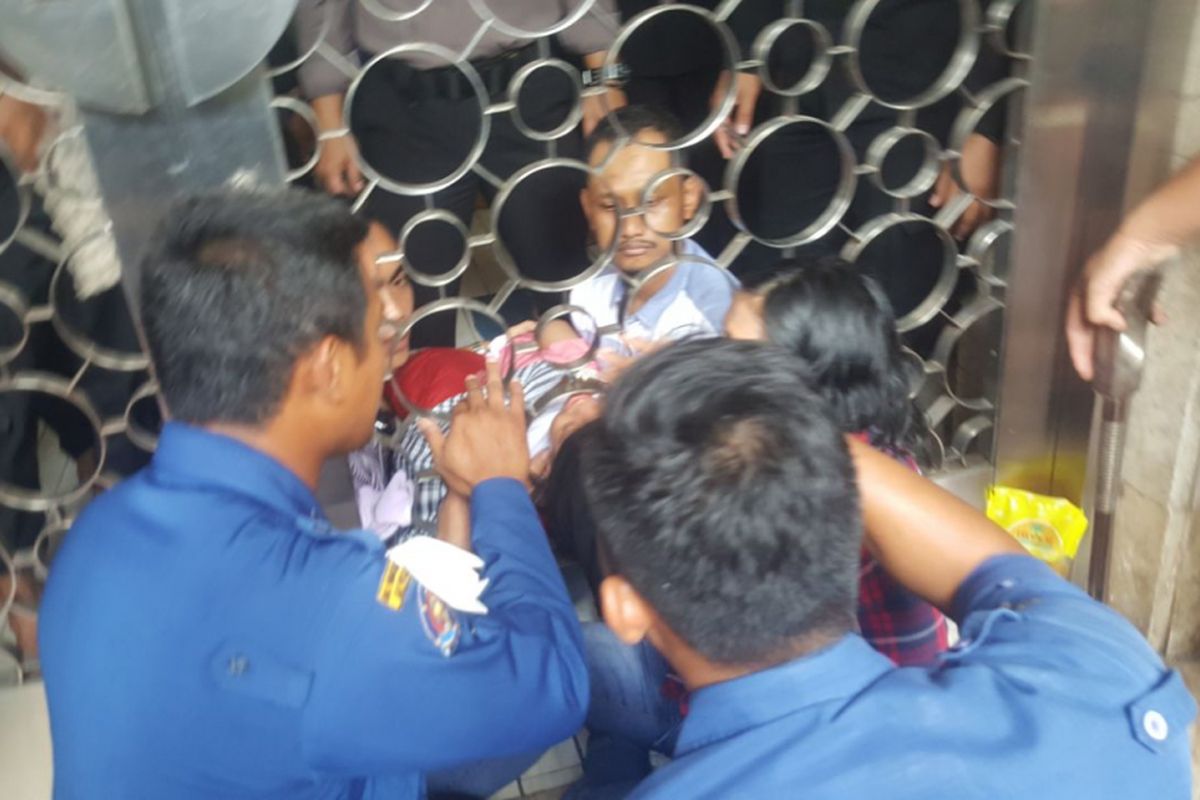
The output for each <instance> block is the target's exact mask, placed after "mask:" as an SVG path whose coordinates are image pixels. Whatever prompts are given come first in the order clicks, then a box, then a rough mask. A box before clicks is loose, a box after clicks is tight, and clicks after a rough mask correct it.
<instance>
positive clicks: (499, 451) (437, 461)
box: [418, 360, 529, 497]
mask: <svg viewBox="0 0 1200 800" xmlns="http://www.w3.org/2000/svg"><path fill="white" fill-rule="evenodd" d="M509 394H510V396H511V399H510V402H509V403H507V404H506V403H505V401H504V386H503V384H502V383H501V381H500V365H499V364H498V363H496V362H495V361H492V360H489V361H488V363H487V387H486V393H485V391H484V389H483V388H481V387H480V385H479V379H478V378H476V377H475V376H473V375H472V376H471V377H469V378H467V397H466V399H465V400H463V401H462V402H461V403H459V404H458V405H457V406H456V407H455V409H454V418H453V420H452V421H451V423H450V433H449V434H448V435H446V436H443V435H442V432H441V429H440V428H438V426H437V425H436V424H435V423H433V422H432V421H430V420H421V421H420V423H418V424H419V426H420V428H421V432H422V433H423V434H425V438H426V439H427V440H428V441H429V449H430V450H431V451H432V452H433V463H434V466H435V467H436V468H437V471H438V473H439V474H440V475H441V476H442V479H443V480H444V481H446V486H447V487H449V489H450V491H451V492H457V493H458V494H461V495H462V496H464V497H470V495H471V491H472V490H473V489H474V488H475V487H476V486H478V485H479V484H481V483H483V482H484V481H487V480H491V479H492V478H512V479H514V480H518V481H521V482H522V483H527V482H528V480H529V446H528V445H527V444H526V440H525V395H524V392H523V391H522V389H521V384H520V383H518V382H517V381H513V382H512V383H511V384H509Z"/></svg>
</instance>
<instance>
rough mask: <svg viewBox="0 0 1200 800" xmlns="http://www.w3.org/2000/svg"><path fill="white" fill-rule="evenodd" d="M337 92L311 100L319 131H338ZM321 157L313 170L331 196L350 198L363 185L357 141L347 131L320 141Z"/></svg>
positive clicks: (339, 103)
mask: <svg viewBox="0 0 1200 800" xmlns="http://www.w3.org/2000/svg"><path fill="white" fill-rule="evenodd" d="M344 100H345V98H344V97H343V96H342V95H340V94H329V95H325V96H324V97H318V98H317V99H316V100H313V101H312V107H313V113H315V114H316V117H317V127H318V129H319V130H320V131H321V133H322V134H324V133H326V132H328V131H336V130H340V129H341V127H342V124H343V118H342V104H343V102H344ZM320 147H321V158H320V159H319V160H318V161H317V166H316V168H315V169H314V170H313V172H314V174H315V175H316V178H317V183H319V184H320V185H321V188H322V189H324V190H325V191H327V192H329V193H330V194H332V195H345V196H348V197H353V196H355V195H357V194H358V193H359V192H361V191H362V190H363V186H364V185H365V183H364V181H363V176H362V171H361V170H360V169H359V168H358V144H357V143H356V142H355V141H354V136H353V135H351V134H350V133H349V132H347V133H344V134H342V135H341V136H337V137H334V138H331V139H325V140H323V141H321V142H320Z"/></svg>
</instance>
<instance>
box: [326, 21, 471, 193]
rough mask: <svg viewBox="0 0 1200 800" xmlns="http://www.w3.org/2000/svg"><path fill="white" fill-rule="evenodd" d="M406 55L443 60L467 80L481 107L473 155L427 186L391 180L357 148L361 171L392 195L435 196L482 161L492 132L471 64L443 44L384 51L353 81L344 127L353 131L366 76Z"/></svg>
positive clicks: (349, 91)
mask: <svg viewBox="0 0 1200 800" xmlns="http://www.w3.org/2000/svg"><path fill="white" fill-rule="evenodd" d="M405 53H428V54H430V55H433V56H436V57H437V58H440V59H442V60H443V61H445V62H447V64H448V65H449V66H452V67H454V68H455V69H457V70H458V71H459V72H461V73H462V75H463V77H464V78H466V79H467V83H469V84H470V85H471V91H472V92H473V93H474V95H475V101H476V104H477V105H478V106H479V136H478V137H477V138H476V139H475V144H474V145H473V146H472V147H471V150H470V152H468V153H467V157H466V158H465V159H463V162H462V163H461V164H459V165H458V166H457V167H456V168H455V169H454V171H453V172H451V173H450V174H449V175H446V176H445V177H443V178H439V179H438V180H434V181H428V182H426V183H402V182H400V181H395V180H392V179H391V178H388V177H387V176H385V175H383V174H382V173H380V172H379V171H378V170H376V169H375V168H374V167H373V166H371V164H370V163H368V162H367V160H366V158H364V157H363V154H362V149H361V148H359V149H358V153H357V155H356V159H357V161H358V167H359V169H360V170H362V173H363V174H364V175H366V176H367V178H368V179H370V181H372V182H374V183H376V184H378V185H379V186H380V187H382V188H384V189H386V190H387V191H389V192H392V193H393V194H399V195H407V196H413V195H426V194H433V193H434V192H440V191H441V190H442V189H445V188H447V187H448V186H451V185H453V183H454V182H455V181H457V180H458V179H459V178H461V177H462V176H463V175H466V174H467V172H469V171H470V170H471V168H472V167H473V166H475V164H476V162H478V161H479V157H480V156H481V155H483V150H484V147H486V146H487V140H488V134H489V132H490V131H491V125H492V121H491V117H489V116H488V114H487V107H488V92H487V89H486V88H485V87H484V85H483V81H482V80H481V79H480V77H479V73H478V72H477V71H476V70H475V67H474V66H472V65H471V62H469V61H459V60H457V58H458V57H457V55H455V54H454V53H452V52H451V51H450V50H448V49H447V48H445V47H442V46H441V45H436V44H426V43H422V42H415V43H412V44H402V45H398V46H396V47H393V48H391V49H390V50H385V51H384V52H382V53H380V54H379V55H377V56H375V57H374V58H372V59H371V60H370V61H368V62H367V64H366V66H364V67H363V68H362V69H361V70H359V73H358V74H357V75H355V76H354V80H353V81H351V82H350V88H349V89H348V90H347V91H346V101H345V105H344V107H343V110H342V124H343V125H344V126H345V128H346V130H349V131H352V130H353V129H352V128H351V126H350V121H351V117H352V116H353V111H354V100H355V98H356V97H357V96H358V89H359V87H360V86H361V85H362V81H363V76H365V75H366V74H367V73H368V72H369V71H370V70H371V69H372V68H374V67H375V66H376V65H377V64H379V63H380V62H382V61H385V60H387V59H390V58H395V57H396V56H399V55H403V54H405Z"/></svg>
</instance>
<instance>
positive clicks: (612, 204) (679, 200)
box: [580, 106, 700, 272]
mask: <svg viewBox="0 0 1200 800" xmlns="http://www.w3.org/2000/svg"><path fill="white" fill-rule="evenodd" d="M611 116H612V117H615V118H616V120H617V122H618V123H619V124H620V126H621V128H620V129H618V128H617V127H616V125H614V124H613V121H612V119H610V118H609V117H606V118H605V119H604V120H603V121H601V122H600V124H599V125H597V126H596V129H595V130H594V131H593V132H592V135H591V136H590V137H588V140H587V143H586V145H585V147H584V150H585V157H586V158H587V161H588V164H589V166H591V167H592V169H593V174H592V176H591V178H590V179H589V180H588V184H587V186H585V187H584V189H583V191H582V192H580V202H581V203H582V204H583V213H584V215H585V216H586V217H587V219H588V225H589V227H590V228H591V230H592V235H593V236H594V237H595V238H596V243H597V244H598V245H599V246H600V247H601V248H602V249H607V248H608V247H609V246H610V245H612V243H613V240H614V239H616V240H617V249H616V251H615V253H614V255H613V262H614V263H615V264H616V266H617V268H618V269H620V270H622V271H624V272H641V271H642V270H645V269H647V268H649V267H652V266H654V265H655V264H656V263H658V262H659V261H661V260H662V259H664V258H666V257H667V256H669V255H670V254H671V253H672V252H673V249H674V248H673V244H674V243H673V242H672V240H671V239H669V238H667V235H669V234H673V233H674V232H676V231H678V230H679V229H681V228H682V227H683V226H684V224H685V223H686V222H687V221H688V220H690V219H691V218H692V216H693V215H694V214H695V213H696V208H697V206H698V205H699V203H700V186H699V184H698V183H697V181H696V180H695V179H693V178H687V177H684V176H681V175H676V176H673V177H671V178H668V179H666V180H664V181H662V182H660V183H659V184H658V185H657V187H655V191H654V194H653V196H652V197H650V198H647V199H646V203H645V206H644V207H642V199H643V198H642V194H643V192H645V190H646V187H647V186H649V185H650V183H651V182H652V181H653V179H654V177H655V176H656V175H658V174H659V173H660V172H663V171H664V170H668V169H671V168H672V167H674V166H676V165H677V164H678V159H679V156H678V154H677V153H676V151H666V150H656V149H654V148H651V147H645V146H643V145H641V144H638V142H644V143H649V144H666V143H667V142H670V141H672V140H673V139H675V138H676V137H677V134H678V129H679V124H678V123H677V122H676V121H675V119H674V118H672V117H671V115H670V114H668V113H667V112H665V111H660V110H658V109H654V108H650V107H647V106H626V107H625V108H621V109H618V110H617V111H615V112H613V114H612V115H611ZM622 133H625V134H628V135H629V136H630V137H632V140H629V141H622ZM613 148H617V150H616V152H615V153H614V152H613ZM629 209H639V210H640V213H630V214H629V216H620V214H621V212H622V211H623V210H629Z"/></svg>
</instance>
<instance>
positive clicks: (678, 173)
mask: <svg viewBox="0 0 1200 800" xmlns="http://www.w3.org/2000/svg"><path fill="white" fill-rule="evenodd" d="M679 177H681V178H683V179H684V180H685V181H686V180H694V181H697V182H698V183H699V184H700V203H699V205H698V206H697V207H696V213H695V214H693V215H692V218H691V219H689V220H687V221H686V222H684V223H683V225H682V226H680V227H679V229H678V230H674V231H660V230H659V229H658V228H655V227H654V226H653V225H651V224H650V217H649V215H648V214H646V213H645V209H646V208H647V207H648V206H649V205H650V203H651V202H652V201H653V200H654V193H655V192H656V191H658V187H659V186H660V185H662V184H663V183H664V182H666V181H669V180H670V179H671V178H679ZM710 194H711V193H710V191H709V188H708V182H707V181H705V180H704V178H701V177H700V176H699V175H698V174H697V173H696V172H695V171H694V170H690V169H688V168H687V167H670V168H668V169H664V170H663V171H662V172H660V173H658V174H657V175H655V176H654V177H653V178H651V179H650V182H649V183H647V184H646V188H645V189H642V197H641V208H640V209H637V211H640V212H641V214H642V218H643V219H645V220H646V227H648V228H649V229H650V230H652V231H654V232H655V233H657V234H658V235H659V236H662V237H663V238H664V239H670V240H672V241H678V240H679V239H688V238H691V237H692V236H695V235H696V233H697V232H699V230H700V229H701V228H703V227H704V226H705V224H706V223H707V222H708V218H709V216H711V215H712V197H711V196H710Z"/></svg>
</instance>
